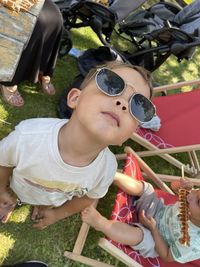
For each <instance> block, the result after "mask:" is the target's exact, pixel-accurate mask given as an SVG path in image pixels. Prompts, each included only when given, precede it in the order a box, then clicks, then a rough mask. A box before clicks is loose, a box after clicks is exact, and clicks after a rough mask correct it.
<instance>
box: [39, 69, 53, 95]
mask: <svg viewBox="0 0 200 267" xmlns="http://www.w3.org/2000/svg"><path fill="white" fill-rule="evenodd" d="M38 82H39V84H40V85H41V88H42V91H43V92H44V93H45V94H47V95H55V93H56V90H55V87H54V86H53V84H52V83H51V78H50V77H49V76H43V75H41V74H40V75H39V76H38Z"/></svg>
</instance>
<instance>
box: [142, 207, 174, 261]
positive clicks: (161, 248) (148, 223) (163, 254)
mask: <svg viewBox="0 0 200 267" xmlns="http://www.w3.org/2000/svg"><path fill="white" fill-rule="evenodd" d="M139 218H140V222H141V223H142V224H143V225H144V226H145V227H146V228H148V229H149V230H150V231H151V234H152V236H153V239H154V241H155V250H156V252H157V253H158V255H159V257H160V258H161V259H163V260H164V261H166V262H173V261H174V258H173V256H172V254H171V251H170V247H169V246H168V244H167V243H166V242H165V241H164V239H163V238H162V236H161V234H160V232H159V230H158V228H157V226H156V221H155V219H154V218H153V217H149V218H147V217H146V216H145V212H144V210H143V211H142V213H141V214H140V215H139Z"/></svg>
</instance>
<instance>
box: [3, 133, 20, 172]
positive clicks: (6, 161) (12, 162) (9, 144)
mask: <svg viewBox="0 0 200 267" xmlns="http://www.w3.org/2000/svg"><path fill="white" fill-rule="evenodd" d="M19 138H20V131H19V130H17V129H16V130H14V131H12V132H11V133H10V134H9V135H8V136H7V137H5V138H3V139H2V140H1V141H0V165H1V166H4V167H14V166H16V164H17V146H18V141H19Z"/></svg>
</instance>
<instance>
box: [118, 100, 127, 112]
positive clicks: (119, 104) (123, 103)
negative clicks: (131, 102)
mask: <svg viewBox="0 0 200 267" xmlns="http://www.w3.org/2000/svg"><path fill="white" fill-rule="evenodd" d="M115 104H116V106H119V107H120V108H121V109H122V110H127V104H126V103H125V101H122V100H119V99H118V100H116V101H115Z"/></svg>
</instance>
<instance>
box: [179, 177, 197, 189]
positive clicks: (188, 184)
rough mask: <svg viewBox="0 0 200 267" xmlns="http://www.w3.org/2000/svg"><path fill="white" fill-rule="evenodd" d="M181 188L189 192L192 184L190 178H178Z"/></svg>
mask: <svg viewBox="0 0 200 267" xmlns="http://www.w3.org/2000/svg"><path fill="white" fill-rule="evenodd" d="M180 186H181V188H184V189H187V190H191V189H192V187H193V186H194V184H193V183H192V182H191V181H190V178H180Z"/></svg>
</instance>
